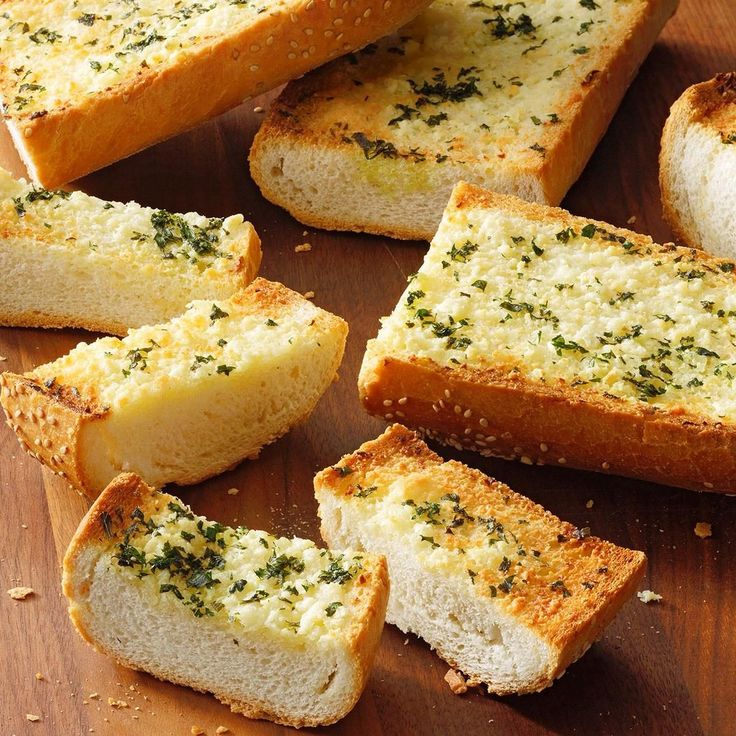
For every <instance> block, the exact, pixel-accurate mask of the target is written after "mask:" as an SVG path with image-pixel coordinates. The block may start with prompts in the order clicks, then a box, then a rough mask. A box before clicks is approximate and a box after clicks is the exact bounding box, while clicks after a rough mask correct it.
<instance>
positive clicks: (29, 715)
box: [26, 713, 41, 723]
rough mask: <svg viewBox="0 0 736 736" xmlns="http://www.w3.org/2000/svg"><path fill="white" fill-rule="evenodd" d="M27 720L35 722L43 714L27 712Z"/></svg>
mask: <svg viewBox="0 0 736 736" xmlns="http://www.w3.org/2000/svg"><path fill="white" fill-rule="evenodd" d="M26 720H27V721H31V723H35V722H36V721H40V720H41V716H37V715H34V714H33V713H26Z"/></svg>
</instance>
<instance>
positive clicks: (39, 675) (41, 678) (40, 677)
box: [36, 672, 43, 680]
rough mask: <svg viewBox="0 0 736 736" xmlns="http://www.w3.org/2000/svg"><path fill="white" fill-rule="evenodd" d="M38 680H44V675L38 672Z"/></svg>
mask: <svg viewBox="0 0 736 736" xmlns="http://www.w3.org/2000/svg"><path fill="white" fill-rule="evenodd" d="M36 679H37V680H43V675H42V674H41V673H40V672H36Z"/></svg>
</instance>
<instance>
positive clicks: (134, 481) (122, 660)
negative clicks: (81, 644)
mask: <svg viewBox="0 0 736 736" xmlns="http://www.w3.org/2000/svg"><path fill="white" fill-rule="evenodd" d="M169 501H175V502H178V500H177V499H176V498H174V497H173V496H170V495H168V494H165V493H160V492H157V491H155V490H154V489H153V488H151V487H150V486H148V485H147V484H146V483H145V482H144V481H142V480H141V479H140V478H139V477H138V476H137V475H135V474H134V473H123V474H121V475H119V476H117V477H116V478H115V479H114V480H113V481H112V482H111V483H110V484H109V485H108V486H107V488H105V490H104V491H103V492H102V493H101V494H100V495H99V497H98V498H97V500H96V501H95V502H94V503H93V504H92V507H91V508H90V509H89V511H88V512H87V514H86V515H85V517H84V519H82V521H81V522H80V525H79V528H78V529H77V531H76V533H75V534H74V537H73V538H72V540H71V542H70V543H69V547H68V549H67V551H66V554H65V555H64V561H63V580H62V588H63V592H64V595H65V596H66V598H67V600H68V601H69V616H70V618H71V620H72V622H73V624H74V626H75V628H76V629H77V631H78V632H79V634H80V635H81V636H82V638H83V639H84V640H85V641H86V642H88V643H89V644H91V645H92V646H93V647H94V648H95V649H96V650H97V651H99V652H100V653H101V654H105V655H107V656H109V657H112V658H113V659H114V660H115V661H117V662H118V663H119V664H121V665H123V666H124V667H129V668H131V669H136V670H140V669H141V666H140V663H138V662H135V661H133V660H131V659H129V658H127V657H123V656H120V655H119V654H118V653H115V652H113V651H111V650H110V649H109V648H108V647H106V646H105V645H104V644H102V643H101V642H100V641H99V640H98V639H96V638H95V637H94V635H93V634H92V633H91V632H90V630H89V628H88V626H87V624H86V622H85V619H86V617H87V616H88V615H89V614H88V610H87V596H88V593H89V589H90V586H91V585H92V582H93V580H92V577H91V575H80V574H79V573H80V569H79V568H80V566H83V567H84V569H86V570H89V571H90V573H91V572H92V570H93V569H94V566H95V564H96V561H97V560H99V558H100V557H101V556H103V555H105V554H109V553H110V551H111V549H112V548H113V547H114V546H115V544H116V543H117V540H118V539H119V538H120V535H121V534H123V533H124V531H125V529H126V528H127V527H128V526H129V525H130V519H131V514H132V513H133V512H134V511H135V509H137V508H138V509H141V511H143V513H144V514H147V515H150V514H151V513H153V512H156V511H158V510H159V509H160V508H161V506H163V505H164V504H166V503H168V502H169ZM90 554H91V555H92V557H93V559H94V561H93V562H90V561H89V560H84V561H83V558H85V557H87V556H89V555H90ZM361 578H362V579H359V580H358V581H357V584H358V586H359V587H358V589H357V591H356V597H355V601H354V602H355V603H356V607H357V608H358V611H357V614H356V616H355V619H354V620H353V621H352V625H351V626H350V628H349V629H347V630H346V631H345V633H344V635H343V638H344V640H345V642H346V645H347V647H348V649H349V651H350V652H351V653H352V655H353V657H354V659H355V662H356V667H355V687H354V690H353V693H352V694H353V697H352V699H350V700H349V701H346V703H345V704H344V710H343V711H342V712H340V713H339V714H337V715H336V716H335V717H334V719H331V720H320V719H311V718H293V717H289V716H287V715H286V714H284V713H280V712H279V711H277V710H268V709H264V708H262V707H261V706H259V705H256V704H253V703H248V702H244V701H238V700H233V699H232V698H230V697H228V696H226V695H224V694H223V693H218V692H217V691H212V694H213V695H214V696H215V697H216V698H217V699H218V700H219V701H221V702H222V703H224V704H226V705H228V706H230V708H231V710H232V711H233V712H235V713H241V714H243V715H245V716H247V717H248V718H265V719H268V720H271V721H274V722H276V723H281V724H283V725H287V726H293V727H295V728H301V727H304V726H320V725H328V724H329V723H334V722H335V721H337V720H339V719H340V718H342V717H343V716H344V715H345V714H347V713H348V712H349V711H350V710H351V709H352V708H353V706H354V705H355V703H356V702H357V701H358V699H359V698H360V695H361V693H362V692H363V689H364V687H365V684H366V682H367V680H368V677H369V675H370V671H371V667H372V664H373V660H374V657H375V653H376V650H377V649H378V644H379V641H380V638H381V632H382V631H383V621H384V616H385V612H386V604H387V602H388V590H389V582H388V569H387V566H386V560H385V559H384V558H371V559H370V560H366V561H364V570H363V573H362V575H361ZM145 671H146V672H148V673H149V674H151V675H153V676H154V677H157V678H159V679H160V680H165V681H168V682H173V683H175V684H177V685H184V686H185V687H190V688H192V689H193V690H197V691H198V692H210V691H208V690H205V689H203V688H200V687H197V686H194V685H192V684H191V683H190V682H188V681H187V680H186V679H183V678H181V677H178V676H177V675H176V674H172V673H171V672H169V671H166V670H163V669H159V668H157V667H151V666H150V665H149V666H147V667H146V668H145Z"/></svg>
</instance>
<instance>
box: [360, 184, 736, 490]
mask: <svg viewBox="0 0 736 736" xmlns="http://www.w3.org/2000/svg"><path fill="white" fill-rule="evenodd" d="M449 208H451V209H453V208H454V209H457V210H463V209H473V208H490V209H494V208H498V209H505V210H508V211H513V212H516V213H518V214H520V215H522V216H523V217H525V218H528V219H532V220H538V221H540V222H549V221H550V220H551V219H553V220H554V221H555V222H559V223H561V225H562V227H566V226H574V227H577V228H579V227H580V225H581V223H582V224H587V223H589V222H592V223H594V224H597V225H600V226H601V227H604V228H605V229H606V230H607V231H609V232H612V233H613V234H615V235H620V236H623V237H625V238H626V239H627V240H630V241H631V242H633V243H634V244H635V245H637V246H650V247H652V248H654V249H656V250H658V251H659V252H660V253H662V255H663V256H664V257H668V258H677V257H678V256H680V255H687V256H688V257H690V256H692V255H695V257H696V258H697V259H698V261H699V262H703V263H707V264H710V265H712V266H714V267H717V266H718V264H721V263H730V261H727V260H724V259H719V258H715V257H713V256H710V255H709V254H707V253H703V252H702V251H697V252H695V253H694V252H693V251H692V250H690V249H685V248H677V247H675V246H671V245H670V246H667V245H665V246H661V245H656V244H654V243H652V240H651V239H650V238H648V237H646V236H643V235H638V234H636V233H632V232H630V231H628V230H624V229H621V228H612V227H611V226H610V225H608V224H606V223H600V222H596V221H594V220H587V219H586V220H581V218H578V217H574V216H573V215H570V214H569V213H567V212H564V211H563V210H559V209H555V208H551V207H546V206H544V205H539V204H533V203H528V202H523V201H522V200H519V199H517V198H516V197H510V196H507V195H502V194H495V193H492V192H488V191H486V190H483V189H480V188H479V187H474V186H472V185H469V184H465V183H462V182H461V183H460V184H458V185H457V186H456V188H455V191H454V193H453V196H452V199H451V201H450V205H449ZM719 272H720V269H719ZM724 277H727V274H724ZM731 278H734V276H733V274H732V275H731ZM359 388H360V397H361V401H362V402H363V405H364V407H365V408H366V409H367V410H368V411H369V412H370V413H371V414H375V415H377V416H382V417H384V418H386V419H388V420H393V419H394V418H397V419H399V420H401V421H402V422H404V423H406V424H408V425H409V426H411V427H414V428H418V429H419V430H420V431H421V432H423V433H424V434H425V435H427V436H430V437H432V438H433V439H436V440H438V441H442V442H446V443H447V444H450V445H452V446H453V447H456V448H458V449H472V450H475V451H477V452H480V453H481V454H483V455H494V456H500V457H506V458H510V459H519V460H521V461H522V462H524V463H526V464H529V465H532V464H541V465H545V464H551V465H555V464H559V465H569V466H571V467H576V468H582V469H586V470H596V471H599V472H606V473H613V474H618V475H626V476H631V477H635V478H642V479H645V480H650V481H654V482H657V483H663V484H666V485H675V486H680V487H683V488H690V489H692V490H699V491H706V490H707V491H722V492H733V491H734V489H736V427H735V426H733V425H730V424H727V423H724V422H714V421H712V420H709V419H707V418H704V417H702V416H700V415H696V414H692V413H689V412H688V411H687V409H686V408H684V407H683V408H679V407H678V408H676V409H672V410H669V411H665V410H662V409H659V408H656V407H653V406H649V405H643V404H641V403H640V402H631V401H627V400H626V399H621V398H617V397H615V396H610V395H606V394H603V393H601V392H598V391H595V390H593V389H588V388H584V387H576V388H574V389H573V388H571V387H570V386H569V385H568V384H567V383H565V382H563V381H558V382H557V383H551V382H547V383H540V382H537V381H531V380H529V379H527V378H525V377H524V375H523V374H522V373H521V372H519V371H516V370H510V369H508V368H505V367H501V366H499V367H490V368H473V367H470V366H456V367H448V366H440V365H438V364H436V363H434V362H433V361H430V360H428V359H421V358H417V357H411V358H409V359H403V358H397V357H395V356H392V355H374V354H373V353H372V352H371V343H369V349H368V352H367V354H366V358H365V361H364V366H363V372H362V374H361V379H360V387H359Z"/></svg>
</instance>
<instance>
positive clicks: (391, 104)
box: [250, 0, 677, 240]
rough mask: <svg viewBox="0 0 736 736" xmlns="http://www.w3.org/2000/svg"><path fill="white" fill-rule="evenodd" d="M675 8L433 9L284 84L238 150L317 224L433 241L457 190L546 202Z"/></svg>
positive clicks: (563, 183)
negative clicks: (472, 187)
mask: <svg viewBox="0 0 736 736" xmlns="http://www.w3.org/2000/svg"><path fill="white" fill-rule="evenodd" d="M676 6H677V0H628V1H627V2H614V1H613V0H601V1H600V2H593V1H592V0H584V1H583V2H580V0H556V1H555V2H549V1H548V0H526V2H523V3H505V4H497V3H485V2H468V0H436V2H434V3H433V4H432V6H431V7H430V8H429V9H428V10H426V11H425V12H424V13H422V14H421V15H420V16H418V17H417V18H416V19H415V20H414V21H412V22H411V23H409V24H408V25H407V26H405V27H404V28H402V29H400V30H399V31H398V32H397V33H396V34H394V35H392V36H389V37H387V38H385V39H383V40H382V41H380V42H378V43H377V44H371V45H370V46H367V47H366V48H365V49H363V50H362V51H361V52H360V53H357V54H350V55H348V56H347V57H345V58H344V59H340V60H338V61H336V62H334V63H332V64H329V65H327V66H325V67H324V68H321V69H319V70H318V71H316V72H313V73H311V74H309V75H307V76H306V77H304V78H303V79H300V80H298V81H296V82H292V83H290V84H289V85H288V86H287V88H286V90H285V91H284V92H282V94H281V96H280V97H279V99H278V100H277V102H276V103H275V104H274V105H273V106H272V107H271V110H270V112H269V114H268V116H267V118H266V120H265V122H264V123H263V125H262V127H261V129H260V131H259V132H258V135H257V136H256V139H255V141H254V144H253V148H252V150H251V154H250V167H251V174H252V175H253V178H254V179H255V181H256V182H257V183H258V185H259V186H260V188H261V191H262V192H263V194H264V195H265V196H266V197H267V198H268V199H270V200H271V201H272V202H275V203H276V204H278V205H280V206H282V207H285V208H286V209H287V210H288V211H289V212H290V213H291V214H292V215H294V217H296V218H297V219H298V220H300V221H302V222H304V223H306V224H309V225H314V226H317V227H325V228H330V229H337V230H359V231H366V232H372V233H379V234H384V235H390V236H392V237H398V238H421V239H426V240H429V239H430V238H431V237H432V236H433V235H434V233H435V230H436V229H437V225H438V224H439V221H440V218H441V216H442V211H443V209H444V207H445V204H446V203H447V199H448V197H449V196H450V192H451V190H452V187H453V185H454V184H455V183H456V182H457V181H460V180H465V181H472V182H474V183H476V184H480V185H483V186H486V187H487V188H489V189H492V190H494V191H499V192H507V193H511V194H515V195H517V196H520V197H523V198H524V199H528V200H532V201H538V202H546V203H551V204H558V203H559V202H560V201H561V200H562V198H563V196H564V195H565V192H567V190H568V188H569V187H570V186H571V185H572V183H573V182H574V181H575V180H576V179H577V178H578V176H579V175H580V172H581V171H582V170H583V167H584V166H585V164H586V163H587V161H588V158H589V157H590V155H591V154H592V153H593V150H594V149H595V146H596V145H597V143H598V141H599V139H600V138H601V136H602V135H603V133H604V132H605V130H606V128H607V127H608V124H609V122H610V120H611V118H612V117H613V114H614V112H615V111H616V109H617V107H618V105H619V103H620V101H621V98H622V97H623V95H624V92H625V91H626V89H627V87H628V86H629V84H630V82H631V80H632V79H633V77H634V75H635V73H636V71H637V69H638V67H639V65H640V64H641V63H642V61H643V60H644V58H645V57H646V55H647V54H648V53H649V50H650V48H651V47H652V44H653V43H654V40H655V39H656V37H657V35H658V34H659V32H660V30H661V28H662V26H663V25H664V24H665V22H666V21H667V19H668V18H669V17H670V15H671V14H672V13H673V12H674V10H675V8H676Z"/></svg>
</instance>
